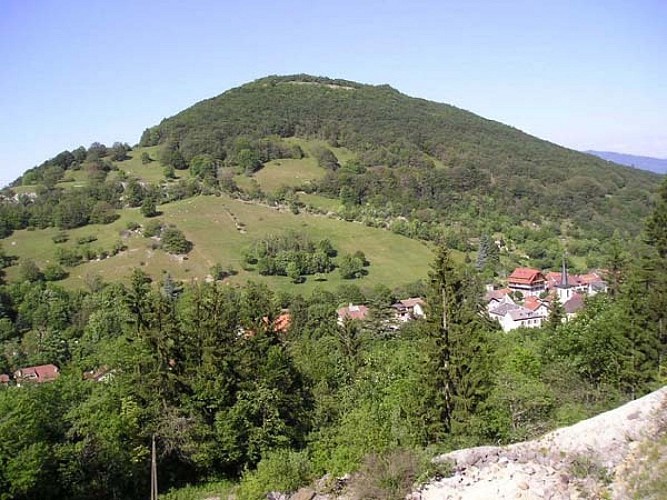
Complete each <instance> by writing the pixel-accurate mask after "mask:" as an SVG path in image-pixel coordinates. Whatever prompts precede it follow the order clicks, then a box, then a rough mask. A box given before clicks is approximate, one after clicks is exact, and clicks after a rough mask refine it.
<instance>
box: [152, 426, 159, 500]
mask: <svg viewBox="0 0 667 500" xmlns="http://www.w3.org/2000/svg"><path fill="white" fill-rule="evenodd" d="M151 500H158V498H157V457H156V454H155V434H153V435H152V436H151Z"/></svg>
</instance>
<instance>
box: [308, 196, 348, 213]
mask: <svg viewBox="0 0 667 500" xmlns="http://www.w3.org/2000/svg"><path fill="white" fill-rule="evenodd" d="M299 200H301V201H302V202H303V203H305V204H306V205H311V206H313V207H315V208H319V209H320V210H326V211H327V212H336V211H337V210H338V209H339V208H340V206H341V202H340V200H337V199H334V198H326V197H324V196H321V195H319V194H310V193H299Z"/></svg>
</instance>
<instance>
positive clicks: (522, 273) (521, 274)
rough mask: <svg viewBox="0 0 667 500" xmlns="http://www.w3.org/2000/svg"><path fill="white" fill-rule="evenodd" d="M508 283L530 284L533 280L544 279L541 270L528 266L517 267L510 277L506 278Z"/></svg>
mask: <svg viewBox="0 0 667 500" xmlns="http://www.w3.org/2000/svg"><path fill="white" fill-rule="evenodd" d="M508 281H509V282H510V283H516V284H521V285H524V284H532V283H535V282H540V281H544V275H543V274H542V272H541V271H539V270H537V269H531V268H529V267H517V268H516V269H515V270H514V271H513V272H512V274H510V277H509V278H508Z"/></svg>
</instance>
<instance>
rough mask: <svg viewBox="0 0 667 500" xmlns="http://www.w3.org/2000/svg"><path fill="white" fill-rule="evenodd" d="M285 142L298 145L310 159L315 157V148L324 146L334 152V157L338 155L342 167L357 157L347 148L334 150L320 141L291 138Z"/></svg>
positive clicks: (325, 142) (326, 143)
mask: <svg viewBox="0 0 667 500" xmlns="http://www.w3.org/2000/svg"><path fill="white" fill-rule="evenodd" d="M285 141H286V142H289V143H290V144H297V145H298V146H300V147H301V149H302V150H303V151H304V152H305V153H306V155H308V156H309V157H312V156H313V153H312V151H313V147H315V146H322V147H325V148H328V149H330V150H331V151H332V152H333V154H334V155H336V158H338V162H339V163H340V164H341V165H342V164H343V163H345V162H347V161H349V160H352V159H354V157H355V156H356V155H355V154H354V153H353V152H352V151H350V150H349V149H347V148H332V147H331V145H330V144H329V143H328V142H327V141H323V140H319V139H301V138H298V137H289V138H287V139H285Z"/></svg>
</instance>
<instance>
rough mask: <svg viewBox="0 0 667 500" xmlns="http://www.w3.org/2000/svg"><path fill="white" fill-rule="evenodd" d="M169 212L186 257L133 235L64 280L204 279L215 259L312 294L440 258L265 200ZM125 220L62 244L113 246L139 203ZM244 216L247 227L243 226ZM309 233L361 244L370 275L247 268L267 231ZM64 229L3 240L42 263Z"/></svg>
mask: <svg viewBox="0 0 667 500" xmlns="http://www.w3.org/2000/svg"><path fill="white" fill-rule="evenodd" d="M159 209H160V210H161V211H162V212H163V214H162V215H161V216H159V217H158V218H159V219H162V220H164V221H165V222H167V223H173V224H176V225H177V226H178V227H179V228H180V229H181V230H183V232H184V233H185V235H186V237H187V238H188V239H189V240H190V241H192V242H193V243H194V248H193V250H192V251H191V252H190V254H188V256H187V259H186V260H182V259H180V258H177V257H175V256H171V255H169V254H167V253H165V252H163V251H161V250H151V249H150V248H149V244H150V243H151V240H149V239H146V238H143V237H141V236H138V235H136V234H132V235H129V236H128V235H125V236H124V237H123V241H124V243H125V244H126V245H127V247H128V249H127V250H126V251H125V252H122V253H120V254H118V255H116V256H114V257H110V258H107V259H104V260H100V261H91V262H87V263H85V264H82V265H80V266H77V267H75V268H73V269H70V276H69V278H67V279H66V280H65V281H64V282H63V283H64V284H65V285H66V286H71V287H79V286H83V284H84V282H85V281H84V280H85V278H86V276H87V275H89V274H99V275H100V276H101V277H102V278H103V279H104V280H106V281H113V280H119V279H120V280H123V279H126V278H127V277H128V276H129V275H130V274H131V272H132V270H133V269H134V268H136V267H141V269H143V270H144V271H146V272H147V273H149V274H150V275H152V276H153V277H154V278H159V277H160V275H161V274H162V272H163V271H164V270H168V271H169V273H170V274H171V275H172V276H173V277H174V278H175V279H180V280H186V281H188V280H201V279H204V278H205V277H206V275H207V274H208V271H209V269H210V267H211V266H212V265H213V264H215V263H220V264H222V265H223V266H224V267H225V268H227V269H229V268H234V269H235V270H237V271H238V274H237V275H236V276H234V277H232V278H231V279H230V282H233V283H242V282H245V281H247V280H248V279H253V280H256V281H258V282H264V283H266V284H267V285H269V286H270V287H271V288H272V289H275V290H290V291H299V292H301V293H304V294H307V293H310V292H311V291H312V290H313V289H314V288H316V287H322V288H325V289H333V288H336V287H337V286H339V285H340V284H343V283H348V284H356V285H359V286H361V287H369V288H370V287H373V286H374V285H376V284H379V283H383V284H385V285H387V286H389V287H395V286H399V285H401V284H405V283H408V282H412V281H415V280H417V279H419V278H425V277H426V273H427V270H428V266H429V264H430V262H431V260H432V254H431V251H430V249H429V248H428V247H427V246H426V245H425V244H423V243H420V242H418V241H415V240H410V239H408V238H405V237H403V236H400V235H396V234H393V233H390V232H388V231H383V230H380V229H375V228H369V227H365V226H363V225H362V224H358V223H353V222H345V221H340V220H334V219H329V218H326V217H317V216H313V215H307V214H300V215H294V214H292V213H291V212H288V211H278V210H275V209H270V208H267V207H264V206H260V205H255V204H252V203H245V202H242V201H239V200H234V199H231V198H228V197H214V196H200V197H196V198H190V199H187V200H182V201H180V202H177V203H172V204H168V205H163V206H160V207H159ZM120 213H121V218H120V219H119V220H117V221H115V222H114V223H112V224H109V225H105V226H99V225H95V226H87V227H83V228H78V229H74V230H71V231H68V234H69V237H70V241H68V242H67V243H63V244H61V245H75V244H76V240H77V239H78V238H80V237H82V236H87V235H90V234H93V235H95V236H97V238H98V240H97V241H95V242H93V243H91V244H90V245H91V247H93V248H110V247H111V246H112V245H113V244H114V242H115V241H117V240H118V239H119V238H120V237H121V235H120V233H121V232H123V230H124V229H125V228H126V227H127V223H128V222H129V221H136V222H139V223H141V224H145V223H146V222H147V219H145V218H144V217H143V216H142V215H141V214H140V213H139V210H138V209H125V210H122V211H121V212H120ZM236 221H238V222H240V223H241V224H243V225H244V231H245V232H241V231H239V230H238V229H237V227H236ZM290 229H291V230H297V231H304V232H306V233H307V234H308V235H310V236H311V237H312V238H313V239H322V238H329V239H330V240H331V241H332V243H333V244H334V246H335V247H336V248H337V249H338V250H339V252H340V253H346V252H350V253H351V252H354V251H356V250H361V251H362V252H364V253H365V254H366V257H367V258H368V259H369V260H370V262H371V265H370V267H368V268H367V269H368V275H367V276H365V277H363V278H362V279H359V280H343V279H341V278H340V276H339V274H338V272H336V271H335V272H333V273H330V274H328V275H327V276H326V280H325V281H319V282H318V281H315V280H314V279H313V278H312V277H309V278H308V279H307V280H306V282H305V283H303V284H299V285H294V284H293V283H292V282H291V281H290V280H289V279H288V278H287V277H281V276H260V275H258V274H257V273H254V272H248V271H244V270H243V269H242V257H241V255H242V251H243V250H244V249H245V248H246V247H247V246H248V245H250V244H251V243H252V242H253V241H255V240H256V239H259V238H261V237H263V236H266V235H267V234H270V233H273V234H277V233H282V232H284V231H286V230H290ZM57 232H58V230H57V229H54V228H49V229H44V230H36V231H17V232H16V233H14V234H13V235H12V236H11V237H10V238H7V239H5V240H4V241H3V247H4V248H5V250H6V251H7V253H8V254H10V255H16V256H19V257H28V258H31V259H34V260H35V261H36V262H37V263H38V265H40V267H43V266H44V265H45V264H46V263H48V262H49V261H50V260H52V259H53V258H54V256H55V251H56V246H57V245H56V244H55V243H54V242H53V241H52V239H51V238H52V237H53V236H54V235H55V234H56V233H57ZM16 271H17V269H16V267H12V268H9V269H7V277H8V279H12V278H13V277H15V276H16Z"/></svg>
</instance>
